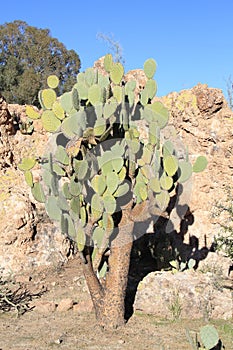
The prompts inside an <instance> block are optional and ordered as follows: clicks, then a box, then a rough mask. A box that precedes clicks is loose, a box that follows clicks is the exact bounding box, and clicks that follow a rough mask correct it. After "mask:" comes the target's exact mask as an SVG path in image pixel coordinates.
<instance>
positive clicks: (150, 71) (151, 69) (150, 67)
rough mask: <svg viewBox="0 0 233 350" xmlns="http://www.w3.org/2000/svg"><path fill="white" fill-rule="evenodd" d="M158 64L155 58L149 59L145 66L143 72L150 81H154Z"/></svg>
mask: <svg viewBox="0 0 233 350" xmlns="http://www.w3.org/2000/svg"><path fill="white" fill-rule="evenodd" d="M156 66H157V65H156V62H155V60H154V59H153V58H148V59H147V60H146V61H145V63H144V65H143V70H144V73H145V74H146V77H147V78H148V79H152V78H153V76H154V75H155V71H156Z"/></svg>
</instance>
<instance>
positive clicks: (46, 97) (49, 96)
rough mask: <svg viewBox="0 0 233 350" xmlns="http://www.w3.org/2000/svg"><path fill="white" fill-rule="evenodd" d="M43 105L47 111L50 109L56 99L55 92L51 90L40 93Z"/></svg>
mask: <svg viewBox="0 0 233 350" xmlns="http://www.w3.org/2000/svg"><path fill="white" fill-rule="evenodd" d="M41 99H42V102H43V105H44V106H45V108H47V109H52V107H53V104H54V102H55V101H56V99H57V95H56V92H55V91H54V90H53V89H44V90H42V93H41Z"/></svg>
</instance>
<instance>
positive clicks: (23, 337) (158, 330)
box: [0, 260, 233, 350]
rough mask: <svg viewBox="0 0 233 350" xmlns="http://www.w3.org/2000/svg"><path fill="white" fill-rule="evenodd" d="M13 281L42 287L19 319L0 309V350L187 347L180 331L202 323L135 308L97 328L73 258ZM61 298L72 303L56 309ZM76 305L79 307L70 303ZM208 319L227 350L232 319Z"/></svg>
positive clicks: (162, 349) (232, 345) (231, 336)
mask: <svg viewBox="0 0 233 350" xmlns="http://www.w3.org/2000/svg"><path fill="white" fill-rule="evenodd" d="M18 280H20V281H21V283H22V282H23V283H25V284H26V285H27V288H28V289H29V290H31V291H32V292H36V291H39V290H42V288H43V287H45V288H46V289H47V291H46V292H45V293H44V294H43V295H42V296H41V297H40V298H38V299H37V300H34V301H32V303H31V306H35V307H34V308H33V310H31V311H28V312H26V313H24V314H23V315H21V316H19V317H16V316H17V315H16V313H15V312H10V313H9V312H8V313H0V350H17V349H22V350H46V349H69V350H98V349H106V350H115V349H127V350H144V349H151V350H153V349H154V350H171V349H173V350H178V349H179V350H189V349H192V347H191V345H190V344H189V342H188V339H187V336H186V329H188V330H189V331H190V334H191V336H193V337H194V336H195V334H196V333H199V330H200V327H201V326H203V325H205V324H206V323H207V322H206V321H204V320H176V321H171V320H166V319H158V318H156V317H154V316H151V315H145V314H142V313H139V312H135V313H134V315H133V316H132V317H131V319H130V320H129V321H128V323H127V324H126V325H125V326H124V327H123V328H121V329H117V330H114V331H111V332H110V331H103V330H101V329H99V327H98V326H97V325H96V323H95V315H94V312H93V310H92V311H91V310H90V297H89V294H88V292H87V288H86V285H85V281H84V279H83V277H82V271H81V267H80V266H79V265H78V264H77V262H76V261H75V260H71V261H70V262H69V263H68V264H67V265H65V266H63V267H59V268H57V267H56V268H49V269H46V270H41V271H38V270H35V271H31V273H30V274H28V273H26V274H23V275H22V276H19V277H18ZM155 298H156V296H155ZM67 299H68V300H70V301H72V302H73V307H72V308H70V309H69V310H66V311H62V306H63V307H64V305H65V302H66V301H67ZM78 305H84V307H83V308H78V307H75V306H78ZM85 307H86V309H85ZM210 323H211V324H214V325H215V327H216V328H217V330H218V333H219V336H220V338H221V340H222V342H223V344H224V345H225V349H227V350H232V349H233V320H230V321H229V320H228V321H225V320H210Z"/></svg>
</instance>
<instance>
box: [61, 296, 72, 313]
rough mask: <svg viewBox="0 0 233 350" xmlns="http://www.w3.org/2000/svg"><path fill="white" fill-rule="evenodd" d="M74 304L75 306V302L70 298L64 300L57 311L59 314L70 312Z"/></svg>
mask: <svg viewBox="0 0 233 350" xmlns="http://www.w3.org/2000/svg"><path fill="white" fill-rule="evenodd" d="M73 304H74V302H73V300H72V299H70V298H67V299H62V300H61V301H60V303H59V304H58V306H57V311H59V312H64V311H68V310H70V309H72V308H73Z"/></svg>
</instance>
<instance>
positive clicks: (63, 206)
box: [57, 193, 70, 211]
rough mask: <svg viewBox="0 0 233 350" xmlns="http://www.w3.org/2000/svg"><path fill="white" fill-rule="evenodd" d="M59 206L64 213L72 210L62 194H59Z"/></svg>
mask: <svg viewBox="0 0 233 350" xmlns="http://www.w3.org/2000/svg"><path fill="white" fill-rule="evenodd" d="M57 206H58V207H59V208H60V209H61V210H64V211H69V210H70V206H69V204H68V202H67V200H66V198H65V196H64V195H63V194H62V193H59V196H58V198H57Z"/></svg>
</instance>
